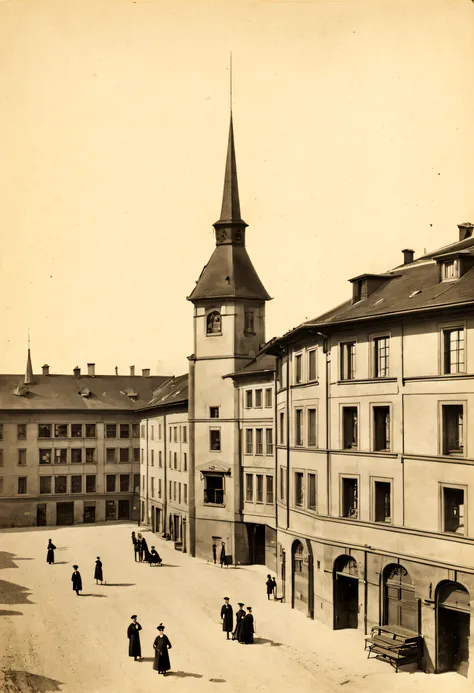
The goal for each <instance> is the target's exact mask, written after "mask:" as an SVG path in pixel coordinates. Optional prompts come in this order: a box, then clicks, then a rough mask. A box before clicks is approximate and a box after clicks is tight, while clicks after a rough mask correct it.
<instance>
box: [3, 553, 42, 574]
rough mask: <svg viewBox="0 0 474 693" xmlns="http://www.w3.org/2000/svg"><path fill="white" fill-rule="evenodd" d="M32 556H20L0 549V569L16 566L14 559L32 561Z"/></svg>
mask: <svg viewBox="0 0 474 693" xmlns="http://www.w3.org/2000/svg"><path fill="white" fill-rule="evenodd" d="M34 560H35V559H34V558H20V557H19V556H17V555H16V554H15V553H8V551H0V570H2V569H8V568H18V566H17V564H16V562H15V561H34Z"/></svg>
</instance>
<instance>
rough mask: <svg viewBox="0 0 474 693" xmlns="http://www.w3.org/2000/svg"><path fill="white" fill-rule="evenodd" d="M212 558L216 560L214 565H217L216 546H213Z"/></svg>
mask: <svg viewBox="0 0 474 693" xmlns="http://www.w3.org/2000/svg"><path fill="white" fill-rule="evenodd" d="M212 558H213V559H214V565H215V564H216V563H217V546H216V544H213V545H212Z"/></svg>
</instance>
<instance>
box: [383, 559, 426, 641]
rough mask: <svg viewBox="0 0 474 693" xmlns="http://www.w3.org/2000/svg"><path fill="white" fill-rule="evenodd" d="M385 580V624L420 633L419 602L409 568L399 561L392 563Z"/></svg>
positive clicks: (384, 575)
mask: <svg viewBox="0 0 474 693" xmlns="http://www.w3.org/2000/svg"><path fill="white" fill-rule="evenodd" d="M383 582H384V605H383V622H384V624H385V625H390V626H398V627H399V628H403V629H404V630H408V631H411V632H413V633H418V602H417V600H416V596H415V586H414V584H413V582H412V579H411V577H410V574H409V572H408V570H406V568H404V567H403V566H402V565H400V564H399V563H397V564H394V563H392V564H390V565H388V566H387V567H386V568H385V570H384V572H383Z"/></svg>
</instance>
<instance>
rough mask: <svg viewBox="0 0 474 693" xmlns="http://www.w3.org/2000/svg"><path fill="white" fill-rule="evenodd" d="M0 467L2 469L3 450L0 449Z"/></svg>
mask: <svg viewBox="0 0 474 693" xmlns="http://www.w3.org/2000/svg"><path fill="white" fill-rule="evenodd" d="M0 467H3V448H0Z"/></svg>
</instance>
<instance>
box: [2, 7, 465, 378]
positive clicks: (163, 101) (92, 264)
mask: <svg viewBox="0 0 474 693" xmlns="http://www.w3.org/2000/svg"><path fill="white" fill-rule="evenodd" d="M229 51H232V53H233V65H234V105H233V113H234V127H235V140H236V152H237V167H238V175H239V186H240V201H241V210H242V216H243V218H244V219H245V221H246V222H247V223H248V224H249V229H248V232H247V247H248V251H249V254H250V257H251V258H252V261H253V263H254V265H255V267H256V269H257V271H258V273H259V275H260V277H261V279H262V281H263V283H264V285H265V287H266V289H267V291H268V292H269V293H270V295H271V296H273V297H274V300H272V301H271V302H270V303H269V304H268V305H267V338H270V337H272V336H275V335H279V334H282V333H283V332H285V331H287V330H288V329H290V328H291V327H293V326H295V325H297V324H299V323H300V322H302V321H303V320H305V319H307V318H311V317H315V316H317V315H318V314H320V313H322V312H323V311H325V310H327V309H329V308H331V307H332V306H334V305H336V304H338V303H340V302H342V301H344V300H346V299H347V298H348V297H349V296H350V292H351V289H350V285H349V284H348V282H347V280H348V279H349V278H351V277H353V276H356V275H357V274H360V273H362V272H366V271H368V272H380V271H384V270H387V269H389V268H391V267H394V266H396V265H397V264H400V263H401V261H402V254H401V250H402V249H403V248H407V247H408V248H413V249H414V250H415V252H416V255H419V254H421V253H422V252H423V250H424V248H427V249H435V248H437V247H439V246H442V245H446V244H447V243H450V242H452V241H454V240H456V239H457V236H458V229H457V226H456V225H457V224H458V223H461V222H464V221H472V222H474V164H473V162H474V134H473V124H474V89H473V72H474V67H473V66H474V3H473V2H472V1H471V0H406V1H405V0H396V1H393V0H345V1H334V0H303V1H300V2H298V1H292V0H280V1H275V0H254V1H253V2H249V1H246V0H235V1H234V0H214V1H212V0H187V1H186V0H181V1H175V0H173V1H171V0H136V1H135V2H134V1H133V0H54V1H51V0H22V1H6V2H5V1H3V2H2V1H1V0H0V99H1V108H0V153H1V165H0V187H1V195H0V228H1V230H2V240H3V244H2V252H1V255H0V259H1V268H0V295H1V296H2V301H1V304H0V305H1V314H0V324H1V325H2V330H1V333H0V334H1V338H0V372H3V373H11V372H14V373H21V372H22V371H23V370H24V366H25V361H26V349H27V332H28V328H30V330H31V345H32V356H33V366H34V369H35V371H36V372H40V367H41V365H42V364H43V363H49V364H50V366H51V371H52V372H55V373H61V372H62V373H64V372H65V373H72V369H73V368H74V366H76V365H79V366H81V367H83V368H85V365H86V363H87V362H88V361H93V362H95V363H96V368H97V372H100V373H113V369H114V366H115V365H118V366H119V372H120V373H126V372H128V367H129V365H131V364H134V365H135V366H136V368H137V369H141V368H147V367H149V368H151V369H152V373H154V374H156V373H161V374H173V373H176V374H178V373H183V372H185V371H186V370H187V367H188V362H187V360H186V357H187V356H188V355H189V354H190V353H191V352H192V348H193V342H192V323H193V320H192V305H191V304H190V303H189V302H188V301H186V296H187V295H189V294H190V293H191V290H192V288H193V286H194V284H195V281H196V280H197V278H198V277H199V274H200V272H201V269H202V267H203V265H204V264H205V263H206V262H207V261H208V259H209V257H210V255H211V253H212V251H213V248H214V234H213V228H212V224H213V222H214V221H216V220H217V219H218V217H219V212H220V204H221V196H222V185H223V177H224V164H225V155H226V145H227V133H228V124H229V67H228V63H229ZM139 372H140V371H139Z"/></svg>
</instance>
